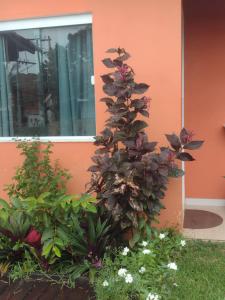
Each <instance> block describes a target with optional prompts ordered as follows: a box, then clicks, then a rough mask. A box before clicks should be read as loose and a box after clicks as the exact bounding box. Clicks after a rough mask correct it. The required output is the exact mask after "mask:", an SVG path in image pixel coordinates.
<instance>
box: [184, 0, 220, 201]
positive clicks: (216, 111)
mask: <svg viewBox="0 0 225 300" xmlns="http://www.w3.org/2000/svg"><path fill="white" fill-rule="evenodd" d="M184 29H185V47H184V49H185V126H186V127H188V128H192V129H193V130H194V131H195V132H196V133H197V135H198V136H199V137H200V138H201V139H204V140H205V145H204V146H203V148H202V149H201V150H199V151H198V153H196V155H195V156H196V159H197V160H196V162H194V163H192V164H189V165H187V166H186V174H187V175H186V196H187V197H192V198H211V199H225V179H224V178H222V176H224V175H225V128H223V125H225V55H224V53H225V1H224V0H213V1H211V0H198V1H196V0H187V1H185V2H184Z"/></svg>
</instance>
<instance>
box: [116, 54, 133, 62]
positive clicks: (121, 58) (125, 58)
mask: <svg viewBox="0 0 225 300" xmlns="http://www.w3.org/2000/svg"><path fill="white" fill-rule="evenodd" d="M128 58H130V54H129V53H127V52H126V53H124V54H123V55H121V56H119V57H118V58H117V59H116V60H120V61H125V60H127V59H128Z"/></svg>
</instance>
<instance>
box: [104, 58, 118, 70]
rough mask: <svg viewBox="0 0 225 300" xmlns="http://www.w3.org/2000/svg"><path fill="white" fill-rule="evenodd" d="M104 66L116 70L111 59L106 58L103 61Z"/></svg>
mask: <svg viewBox="0 0 225 300" xmlns="http://www.w3.org/2000/svg"><path fill="white" fill-rule="evenodd" d="M102 62H103V64H104V65H105V66H106V67H107V68H114V67H115V65H114V63H113V61H112V60H111V58H105V59H103V61H102Z"/></svg>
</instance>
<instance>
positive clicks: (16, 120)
mask: <svg viewBox="0 0 225 300" xmlns="http://www.w3.org/2000/svg"><path fill="white" fill-rule="evenodd" d="M92 75H93V54H92V31H91V25H90V24H88V25H79V26H78V25H77V26H66V27H60V28H59V27H55V28H45V29H28V30H18V31H11V32H9V31H8V32H3V33H1V34H0V136H91V135H95V105H94V87H93V85H92V83H91V76H92Z"/></svg>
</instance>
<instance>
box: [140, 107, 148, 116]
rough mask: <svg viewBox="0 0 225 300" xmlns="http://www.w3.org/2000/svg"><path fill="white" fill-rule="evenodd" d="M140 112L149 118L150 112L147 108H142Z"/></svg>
mask: <svg viewBox="0 0 225 300" xmlns="http://www.w3.org/2000/svg"><path fill="white" fill-rule="evenodd" d="M139 113H140V114H141V115H142V116H145V117H146V118H149V112H148V111H147V110H144V109H141V110H139Z"/></svg>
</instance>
